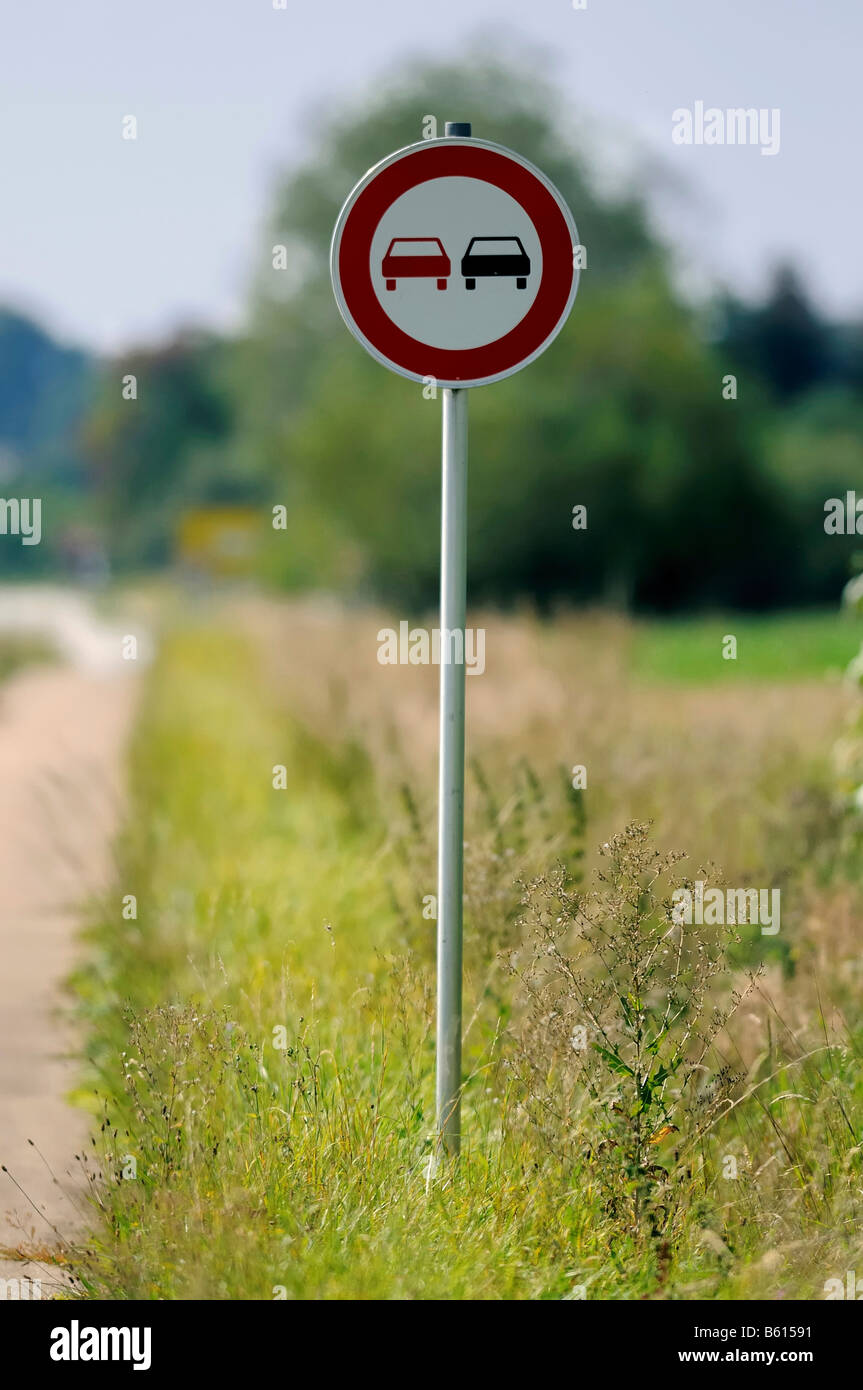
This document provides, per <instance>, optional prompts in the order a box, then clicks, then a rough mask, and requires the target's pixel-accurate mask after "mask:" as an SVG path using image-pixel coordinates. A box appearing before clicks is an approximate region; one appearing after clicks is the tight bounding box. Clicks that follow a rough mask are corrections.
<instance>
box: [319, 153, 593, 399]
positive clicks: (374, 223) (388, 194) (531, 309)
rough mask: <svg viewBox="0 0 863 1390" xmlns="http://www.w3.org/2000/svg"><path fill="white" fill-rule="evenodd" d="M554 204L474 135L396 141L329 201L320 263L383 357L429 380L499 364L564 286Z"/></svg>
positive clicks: (572, 239) (563, 234) (566, 291)
mask: <svg viewBox="0 0 863 1390" xmlns="http://www.w3.org/2000/svg"><path fill="white" fill-rule="evenodd" d="M577 245H578V235H577V232H576V229H575V223H574V222H573V220H572V216H571V214H570V212H569V209H568V208H567V207H566V204H565V203H564V202H563V199H562V198H561V196H560V194H559V193H558V192H557V190H556V189H555V188H554V187H553V185H552V184H550V183H549V182H548V180H547V179H546V178H545V177H544V176H543V175H542V174H541V173H540V172H539V170H537V169H535V168H534V166H533V165H531V164H528V163H527V161H526V160H523V159H520V158H519V157H518V156H517V155H514V154H512V153H511V152H510V151H509V150H504V149H503V148H502V147H501V146H499V145H492V144H489V143H488V142H487V141H482V140H472V139H465V138H449V137H447V138H445V139H442V140H428V141H422V142H421V143H420V144H417V145H411V146H409V147H408V148H407V149H405V150H399V151H398V152H397V153H396V154H394V155H391V156H390V157H389V158H388V159H385V160H383V161H382V163H381V164H378V165H376V166H375V168H374V169H372V170H370V171H369V173H368V174H366V176H365V178H364V179H362V180H361V181H360V183H359V184H358V185H357V187H356V188H355V189H354V190H353V192H352V193H351V195H350V197H349V198H348V200H347V202H346V203H345V206H344V207H343V208H342V211H341V213H340V215H339V219H338V222H337V224H336V230H335V233H334V235H333V244H332V252H331V270H332V277H333V288H334V290H335V294H336V299H337V301H338V305H339V309H340V310H341V313H342V316H343V318H344V319H345V322H346V323H347V325H348V327H349V328H350V330H351V332H352V333H353V334H354V335H355V336H356V337H357V338H358V339H359V341H360V342H361V343H362V344H363V346H364V347H365V348H366V349H367V350H368V351H369V352H370V353H371V354H372V355H373V356H374V357H376V358H377V359H378V361H380V362H382V363H383V364H384V365H385V366H387V367H389V368H390V369H391V370H393V371H396V372H399V373H400V374H401V375H402V376H407V377H411V378H413V379H414V380H416V381H424V380H426V379H428V378H429V377H431V378H434V380H435V381H436V382H437V384H438V385H440V386H453V387H460V386H479V385H482V384H484V383H485V382H489V381H499V380H500V379H501V378H503V377H506V376H510V375H511V374H512V373H513V372H516V371H518V370H519V369H520V368H521V367H523V366H526V365H527V363H528V362H531V361H533V359H534V358H535V357H538V356H539V354H540V353H541V352H542V351H544V349H545V348H546V347H547V346H548V344H549V343H550V342H551V341H552V340H553V339H554V338H555V337H556V335H557V333H558V332H559V331H560V329H561V328H562V327H563V324H564V323H565V321H566V318H567V316H568V314H569V311H570V309H571V307H572V302H573V300H574V298H575V293H576V289H577V286H578V270H577V268H576V266H575V264H574V262H575V248H576V246H577Z"/></svg>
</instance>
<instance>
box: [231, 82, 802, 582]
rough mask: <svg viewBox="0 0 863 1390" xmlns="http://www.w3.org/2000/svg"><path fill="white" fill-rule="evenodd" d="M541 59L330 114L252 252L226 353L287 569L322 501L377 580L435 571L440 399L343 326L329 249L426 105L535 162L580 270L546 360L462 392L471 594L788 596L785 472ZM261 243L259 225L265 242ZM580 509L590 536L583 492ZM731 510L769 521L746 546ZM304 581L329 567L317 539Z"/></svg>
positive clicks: (417, 127)
mask: <svg viewBox="0 0 863 1390" xmlns="http://www.w3.org/2000/svg"><path fill="white" fill-rule="evenodd" d="M559 105H560V102H559V98H558V94H557V93H556V91H555V90H554V89H553V88H551V87H550V86H549V85H548V84H547V83H546V81H545V79H544V78H543V76H542V75H541V73H539V72H538V71H535V70H533V69H531V68H530V66H524V64H523V63H519V64H517V65H513V63H512V62H511V61H508V60H501V59H489V60H488V61H487V62H486V63H485V64H481V65H479V66H478V65H477V64H476V62H475V61H474V60H473V59H472V60H471V62H470V63H469V64H468V63H465V64H464V65H458V66H454V65H429V64H422V65H418V66H416V67H413V68H411V69H409V70H407V71H404V72H403V73H402V74H401V75H400V77H399V78H398V80H396V81H394V82H393V83H391V84H389V85H386V86H384V87H383V88H382V89H379V90H378V91H377V93H376V94H375V95H374V96H373V97H372V98H371V99H370V100H369V99H366V100H365V101H364V102H363V103H362V105H361V106H360V107H357V108H355V109H347V110H345V111H342V112H341V113H340V114H338V115H336V116H335V117H332V118H331V119H330V120H328V121H327V122H325V123H324V124H323V126H322V127H321V129H320V131H319V133H318V134H317V136H316V140H315V148H314V150H313V152H312V154H311V156H310V158H309V160H308V162H307V164H306V165H305V166H304V167H303V168H302V169H300V170H299V171H297V172H296V173H294V174H293V175H292V176H291V177H290V178H288V180H287V181H286V183H285V185H284V187H283V188H282V190H281V192H280V194H279V196H278V199H277V204H276V211H275V217H274V221H273V229H272V237H271V241H272V244H273V245H276V246H278V245H283V246H285V247H286V248H287V269H286V270H275V269H272V268H270V265H269V264H266V265H262V267H261V270H260V274H259V276H258V280H257V291H256V304H255V312H254V317H253V332H252V334H251V336H250V338H249V340H248V342H247V344H246V345H245V346H244V348H243V350H242V352H241V354H240V357H239V359H238V362H237V364H236V376H235V381H236V384H237V391H238V397H239V399H240V400H241V401H242V404H241V406H240V436H241V439H242V441H243V447H244V448H245V449H247V450H249V451H250V453H251V454H252V456H254V457H255V458H257V459H258V461H259V462H260V466H261V467H262V469H264V470H268V471H269V472H270V475H271V477H272V479H273V482H274V485H275V486H277V489H278V493H279V497H280V499H281V500H284V501H286V502H288V504H289V507H290V511H291V517H292V525H291V526H289V531H288V535H287V537H285V542H284V554H285V556H286V557H287V556H290V557H291V558H290V560H289V562H288V564H289V566H293V569H290V579H291V581H292V582H293V581H294V580H295V578H296V568H295V556H296V548H295V545H294V544H292V536H296V537H297V538H299V537H300V536H301V535H302V534H304V533H305V532H306V531H307V529H308V526H309V518H310V516H311V517H314V518H316V519H317V523H318V527H319V526H320V518H321V517H327V518H329V522H330V527H329V532H328V536H327V541H328V544H329V546H333V547H338V546H339V545H344V546H352V547H353V550H354V554H355V556H359V557H360V558H359V569H360V572H361V574H362V576H363V577H364V579H365V581H366V583H367V585H368V587H369V588H370V589H373V590H374V591H376V592H379V593H383V594H384V595H386V596H388V597H394V596H396V595H398V596H400V597H401V598H402V599H403V600H407V601H408V602H411V603H414V604H423V603H427V602H430V601H431V600H432V599H433V598H434V594H435V590H436V583H437V565H438V559H437V547H438V539H437V526H438V516H439V510H438V509H439V501H438V489H439V473H438V450H439V444H438V437H439V427H440V426H439V403H438V404H435V403H434V402H433V401H431V400H428V399H424V398H423V393H422V389H421V388H420V387H419V386H412V385H411V384H410V383H408V382H406V381H404V380H402V379H400V378H397V377H393V376H392V375H391V374H389V373H387V372H386V371H385V370H384V369H382V368H381V367H380V366H379V365H378V364H377V363H375V362H374V361H373V360H371V359H369V358H368V357H367V355H366V354H365V353H364V352H363V350H362V348H360V347H359V346H358V345H357V344H356V343H354V342H353V340H352V339H350V338H349V336H348V335H347V333H346V331H345V329H344V326H343V325H342V323H341V320H340V319H339V317H338V314H337V311H336V308H335V305H334V303H333V298H332V292H331V289H330V284H329V274H328V246H329V239H330V236H331V234H332V228H333V224H334V222H335V219H336V215H337V212H338V209H339V207H340V205H341V203H342V201H343V200H344V197H345V196H346V194H347V192H348V191H349V189H350V188H351V187H352V186H353V184H354V183H355V182H356V181H357V179H358V178H360V177H361V176H362V174H363V173H364V172H365V170H366V169H367V168H368V167H370V166H371V165H372V164H374V163H375V162H376V161H377V160H378V159H380V158H381V157H382V156H383V155H384V154H386V153H388V152H389V151H390V150H392V149H396V148H398V147H399V146H403V145H406V144H409V143H411V142H412V141H415V140H417V139H419V138H420V137H421V135H422V125H423V120H424V118H425V117H426V116H427V115H434V116H435V117H436V119H437V122H438V130H439V132H440V133H442V131H443V124H444V121H445V119H447V118H449V119H471V118H472V119H473V122H474V133H475V134H476V135H478V136H482V137H483V138H488V139H491V140H496V141H499V142H500V143H502V144H505V145H509V146H511V147H512V148H514V149H517V150H519V152H520V153H522V154H524V155H526V156H527V157H528V158H530V159H532V160H533V161H534V162H535V163H536V164H538V165H539V166H540V167H541V168H542V169H544V170H545V171H546V172H547V173H548V174H549V176H550V177H551V178H552V180H553V181H554V182H555V183H556V184H557V186H558V187H559V188H560V190H561V192H562V193H563V194H564V196H565V198H566V199H567V201H568V202H569V204H570V206H571V207H572V209H573V211H574V213H575V217H576V221H577V223H578V229H579V236H580V238H581V241H582V242H583V244H584V245H585V246H586V247H587V253H588V265H587V269H586V270H585V272H584V273H583V277H582V283H581V287H580V290H579V298H578V301H577V303H576V307H575V310H574V312H573V314H572V317H571V318H570V320H569V323H568V325H567V327H566V329H565V330H564V332H563V333H562V334H561V336H560V338H559V339H558V341H557V342H556V343H555V344H554V345H553V346H552V348H551V349H550V350H549V352H548V353H547V354H546V356H545V357H544V358H543V360H542V363H541V364H540V365H537V366H534V367H532V368H531V369H529V370H528V371H526V372H524V373H523V374H520V375H517V376H516V377H514V378H512V379H510V380H508V381H507V382H504V383H500V384H497V385H495V386H494V387H493V388H486V389H480V390H477V391H474V392H473V393H472V397H471V424H472V430H473V439H472V445H471V480H470V488H471V493H470V526H471V534H470V541H469V544H470V553H471V566H470V572H471V581H472V585H473V593H474V596H475V597H483V598H495V599H509V598H513V597H515V596H516V595H519V594H523V593H527V594H530V595H532V596H533V597H535V598H536V599H537V600H538V601H540V602H544V601H550V600H552V599H554V598H556V597H558V596H569V597H579V598H588V597H590V598H594V597H601V598H606V599H611V600H613V601H621V602H625V603H640V604H643V605H649V606H654V607H659V608H667V607H681V606H688V605H695V604H707V603H716V604H719V603H726V604H727V603H733V604H741V605H761V604H770V603H773V602H776V601H778V599H779V598H780V597H781V591H782V582H783V576H782V563H781V555H780V550H779V547H778V544H777V543H775V542H772V541H771V536H772V534H773V533H774V532H775V527H773V526H772V524H771V523H772V518H773V517H774V516H775V515H776V512H777V509H778V508H779V501H778V499H777V497H776V496H775V495H774V490H773V485H772V482H771V479H770V478H769V477H768V476H766V475H765V474H763V473H762V471H761V470H760V467H759V463H758V460H757V458H756V456H755V455H754V454H753V452H752V448H751V446H750V444H749V443H748V442H747V428H746V427H747V418H746V408H745V407H744V406H742V405H741V403H740V402H739V401H738V402H730V401H727V400H724V399H723V397H722V373H721V369H720V366H719V362H718V360H717V359H716V358H715V357H714V355H713V354H712V352H711V350H710V349H709V347H707V346H706V345H705V344H704V343H703V342H702V339H701V336H700V333H699V325H698V323H697V322H696V319H695V317H694V315H693V313H692V312H691V311H689V310H688V309H686V308H685V307H684V306H683V305H682V304H681V303H680V302H679V300H678V299H677V297H676V296H675V293H674V292H673V290H672V287H671V283H670V276H669V272H668V268H667V265H666V257H665V253H664V251H663V250H662V248H661V247H659V246H658V245H657V244H656V242H655V239H654V238H653V236H652V235H651V232H650V230H649V227H648V222H647V218H646V214H645V211H644V207H643V205H642V203H641V201H640V200H639V199H638V198H637V197H635V196H626V197H612V196H610V195H609V194H607V193H601V192H600V191H599V190H598V188H597V186H596V183H595V181H594V179H593V178H592V175H591V171H590V169H589V167H588V165H587V163H586V161H585V159H584V158H583V157H582V155H581V154H580V153H579V152H578V146H579V136H578V133H577V132H576V131H570V130H567V129H566V128H565V126H564V124H563V123H562V122H561V121H559V120H558V118H557V116H556V112H557V110H558V108H559ZM266 254H267V261H269V257H270V245H269V240H268V244H267V247H266ZM576 505H585V506H586V507H587V509H588V513H587V515H588V525H587V529H586V530H585V531H583V532H579V533H576V532H575V531H574V530H573V526H572V509H573V507H574V506H576ZM741 518H745V519H746V525H747V526H748V527H749V528H751V531H752V534H753V536H755V535H757V536H758V540H757V543H756V544H753V545H752V546H751V547H748V546H741V545H740V544H738V543H736V541H735V539H734V538H735V536H736V535H737V533H738V530H739V527H740V525H741ZM310 562H311V563H312V565H313V569H312V574H311V576H310V577H311V578H313V579H314V578H319V577H320V575H321V574H322V573H325V574H327V575H331V574H332V569H333V562H332V554H331V553H330V552H329V551H327V553H325V554H321V555H320V556H319V557H318V564H319V566H320V568H316V566H315V562H314V557H310Z"/></svg>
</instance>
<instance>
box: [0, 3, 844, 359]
mask: <svg viewBox="0 0 863 1390" xmlns="http://www.w3.org/2000/svg"><path fill="white" fill-rule="evenodd" d="M288 3H289V8H288V9H287V10H274V9H273V7H272V0H74V3H70V0H27V2H26V3H25V0H0V169H2V196H0V302H2V303H12V304H14V305H16V306H19V307H22V308H24V309H27V310H28V311H30V312H32V313H34V314H36V315H37V316H38V317H39V318H40V319H42V320H43V321H44V322H45V323H46V324H47V325H48V326H49V327H50V328H52V329H53V330H54V331H56V332H57V333H58V334H59V335H60V336H62V337H63V338H65V339H67V340H77V341H80V342H83V343H86V344H88V345H91V346H94V347H98V348H103V349H113V348H117V347H121V346H123V345H125V344H128V343H130V342H134V341H155V340H157V339H158V338H159V337H161V336H163V335H165V334H166V333H168V332H170V331H172V330H173V329H174V328H176V327H178V326H180V325H183V324H189V323H210V324H216V325H223V326H230V325H233V324H237V323H239V322H241V316H242V310H243V305H244V302H245V298H246V290H247V285H248V280H249V276H250V273H251V268H252V264H253V260H254V258H255V257H256V256H259V255H260V254H261V253H262V251H263V249H264V248H263V238H262V232H263V219H264V215H265V212H266V209H267V207H268V202H269V194H270V191H271V189H272V186H273V180H274V177H275V174H276V172H277V170H278V169H279V168H280V166H283V165H285V164H289V163H291V162H293V161H296V160H300V159H302V157H303V154H304V151H305V149H306V141H307V125H306V124H305V117H306V113H307V112H308V110H309V109H310V107H313V106H314V105H316V104H320V103H326V102H327V101H329V100H334V101H337V102H338V101H340V100H341V99H343V98H344V97H347V96H351V95H361V94H362V92H363V90H364V89H366V88H368V87H370V86H371V85H373V83H374V81H375V78H376V76H378V75H379V74H380V73H381V72H382V71H386V70H388V69H391V68H392V67H393V66H394V65H395V64H397V63H398V61H399V59H400V58H401V57H403V56H404V55H414V54H417V53H422V52H425V53H429V54H436V55H440V54H446V53H461V54H465V53H467V54H469V53H470V52H471V49H472V48H475V47H476V44H477V35H478V33H480V32H481V31H482V30H483V29H486V30H489V29H491V28H494V29H496V30H499V29H500V28H501V27H503V28H505V29H508V31H509V32H510V33H511V34H514V35H516V36H523V37H524V38H525V39H526V40H528V41H530V42H532V43H537V44H540V45H545V46H547V47H548V48H549V49H550V50H552V52H553V56H554V62H555V69H556V73H557V77H558V80H559V82H560V84H561V87H562V90H563V91H564V93H565V97H566V99H567V100H568V101H569V102H570V103H571V107H572V112H573V114H574V115H576V114H578V113H583V114H585V115H586V116H587V117H588V118H589V124H588V128H589V129H592V130H593V131H595V140H594V141H592V143H593V144H594V149H593V151H592V153H594V154H595V156H596V158H597V159H599V160H606V159H608V157H609V155H610V154H613V156H614V159H615V161H616V162H620V161H621V160H624V161H625V160H626V159H630V160H633V161H634V162H636V163H637V162H639V161H640V160H641V159H642V158H643V157H645V156H647V157H656V156H658V157H659V158H660V159H662V160H664V161H665V163H666V164H667V166H668V169H669V171H670V174H671V176H672V179H671V182H672V183H673V182H674V178H675V176H676V175H678V174H679V175H680V177H681V178H682V179H683V181H684V184H685V185H686V186H688V188H689V189H690V190H691V195H692V196H688V197H684V196H679V195H675V194H674V193H673V192H672V191H671V190H670V188H668V189H666V191H665V193H664V194H663V196H662V198H661V200H658V201H657V204H656V216H657V220H658V221H659V223H660V225H661V226H662V227H663V229H664V230H665V231H666V233H667V234H668V236H669V237H670V238H671V239H672V240H673V241H674V242H675V245H676V246H677V247H678V248H679V251H680V257H681V264H682V265H684V266H686V267H687V268H688V269H689V271H690V272H691V273H692V274H693V276H694V277H695V280H696V282H698V283H703V282H704V279H705V277H708V278H709V277H711V276H725V277H726V278H727V279H728V280H730V281H731V282H733V283H734V284H735V285H736V286H738V287H740V288H742V289H746V290H751V291H757V290H758V288H759V286H760V285H761V284H762V283H763V279H764V274H765V271H766V268H767V267H769V266H770V264H771V263H772V262H773V261H775V260H776V259H777V258H778V257H780V256H783V255H790V256H792V257H793V258H794V259H795V260H796V261H797V262H798V263H800V264H801V266H802V267H803V268H804V269H805V272H806V275H807V279H808V281H809V283H810V285H811V286H812V288H813V290H814V291H815V293H816V294H817V295H818V297H819V298H820V299H821V301H822V303H823V304H824V306H825V307H826V308H827V309H829V310H830V311H831V312H833V313H836V314H839V315H843V316H846V315H851V314H854V313H856V314H860V313H861V312H863V255H861V246H860V231H859V228H860V221H861V218H860V204H861V194H860V167H861V157H860V148H859V141H860V124H861V123H860V114H859V92H860V87H861V78H860V55H861V52H863V5H861V4H860V3H859V0H724V3H722V4H714V3H710V0H588V8H587V10H584V11H575V10H573V8H572V0H533V3H526V0H458V3H456V0H437V3H435V4H428V3H424V0H367V3H365V4H360V3H359V2H358V0H356V3H349V0H329V3H320V0H319V3H317V4H309V3H308V0H305V2H304V0H288ZM697 100H702V101H704V102H705V103H706V104H707V105H713V106H719V107H723V108H725V107H730V106H755V107H759V108H760V107H768V108H769V107H779V108H780V110H781V149H780V153H779V154H778V155H777V156H776V157H775V158H768V157H763V156H762V155H761V154H760V153H759V151H758V150H757V149H753V148H729V147H713V148H706V147H701V148H698V147H691V148H684V147H676V146H674V145H673V144H672V142H671V113H672V111H673V110H674V109H675V108H677V107H682V106H690V107H691V106H692V105H693V104H694V102H695V101H697ZM127 113H133V114H135V115H136V116H137V118H138V121H139V138H138V140H137V142H135V143H132V142H129V141H123V140H122V139H121V138H120V128H121V119H122V117H123V115H125V114H127ZM435 114H436V115H438V116H439V117H440V118H442V119H443V118H445V117H446V116H447V115H448V114H449V115H451V116H453V117H454V118H456V119H458V118H463V117H465V116H466V117H467V118H472V119H473V121H474V127H475V134H477V135H481V134H482V129H481V123H482V116H481V112H467V113H464V112H454V113H447V112H437V113H435ZM419 133H420V132H419V130H417V131H410V132H406V141H405V143H408V142H409V141H410V140H412V139H414V138H418V136H419ZM385 153H387V151H383V150H382V151H381V154H382V155H383V154H385ZM348 191H349V190H348V189H345V193H346V194H347V192H348ZM573 211H574V212H575V216H576V220H577V218H578V209H577V208H575V209H573Z"/></svg>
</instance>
